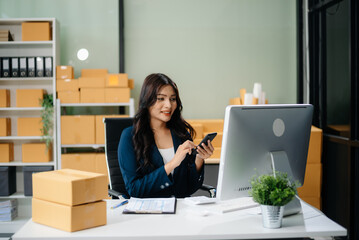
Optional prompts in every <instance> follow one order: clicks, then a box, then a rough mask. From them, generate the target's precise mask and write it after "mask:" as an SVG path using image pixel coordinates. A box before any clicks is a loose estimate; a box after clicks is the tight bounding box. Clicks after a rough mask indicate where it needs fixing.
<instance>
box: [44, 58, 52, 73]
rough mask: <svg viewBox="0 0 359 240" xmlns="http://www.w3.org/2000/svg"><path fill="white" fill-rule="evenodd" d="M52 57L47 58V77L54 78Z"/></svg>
mask: <svg viewBox="0 0 359 240" xmlns="http://www.w3.org/2000/svg"><path fill="white" fill-rule="evenodd" d="M52 72H53V71H52V57H45V77H52Z"/></svg>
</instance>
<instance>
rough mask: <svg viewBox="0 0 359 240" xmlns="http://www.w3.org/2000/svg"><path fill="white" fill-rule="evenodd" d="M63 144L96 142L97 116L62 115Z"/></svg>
mask: <svg viewBox="0 0 359 240" xmlns="http://www.w3.org/2000/svg"><path fill="white" fill-rule="evenodd" d="M61 144H95V116H93V115H75V116H61Z"/></svg>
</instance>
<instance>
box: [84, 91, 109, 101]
mask: <svg viewBox="0 0 359 240" xmlns="http://www.w3.org/2000/svg"><path fill="white" fill-rule="evenodd" d="M80 102H81V103H104V102H105V88H81V89H80Z"/></svg>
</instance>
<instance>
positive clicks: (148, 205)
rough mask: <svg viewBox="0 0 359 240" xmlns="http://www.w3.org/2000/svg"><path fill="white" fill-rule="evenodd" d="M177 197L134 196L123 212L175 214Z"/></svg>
mask: <svg viewBox="0 0 359 240" xmlns="http://www.w3.org/2000/svg"><path fill="white" fill-rule="evenodd" d="M176 203H177V201H176V198H174V197H173V198H133V197H131V198H130V200H129V201H128V204H127V205H126V208H125V209H124V210H123V212H122V213H124V214H175V213H176Z"/></svg>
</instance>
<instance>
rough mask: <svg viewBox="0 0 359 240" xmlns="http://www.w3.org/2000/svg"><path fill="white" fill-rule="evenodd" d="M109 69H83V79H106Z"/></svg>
mask: <svg viewBox="0 0 359 240" xmlns="http://www.w3.org/2000/svg"><path fill="white" fill-rule="evenodd" d="M107 73H108V71H107V69H81V77H103V78H105V77H106V75H107Z"/></svg>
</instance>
